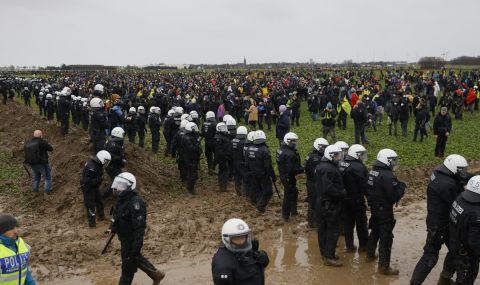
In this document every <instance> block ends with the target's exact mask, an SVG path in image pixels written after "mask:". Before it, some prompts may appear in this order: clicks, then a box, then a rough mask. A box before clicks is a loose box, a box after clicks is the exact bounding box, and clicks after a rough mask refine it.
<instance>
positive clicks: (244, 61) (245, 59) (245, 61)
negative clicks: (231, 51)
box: [243, 57, 247, 66]
mask: <svg viewBox="0 0 480 285" xmlns="http://www.w3.org/2000/svg"><path fill="white" fill-rule="evenodd" d="M243 65H245V66H247V58H246V57H243Z"/></svg>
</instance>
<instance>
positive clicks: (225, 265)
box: [212, 219, 269, 285]
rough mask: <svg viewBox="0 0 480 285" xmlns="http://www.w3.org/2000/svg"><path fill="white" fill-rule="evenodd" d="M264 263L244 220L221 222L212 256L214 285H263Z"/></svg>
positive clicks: (262, 252)
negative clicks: (216, 244)
mask: <svg viewBox="0 0 480 285" xmlns="http://www.w3.org/2000/svg"><path fill="white" fill-rule="evenodd" d="M268 263H269V259H268V255H267V253H266V252H265V251H263V250H259V243H258V241H256V240H252V232H251V230H250V228H249V227H248V225H247V223H245V222H244V221H243V220H240V219H230V220H228V221H226V222H225V224H223V227H222V242H221V244H220V247H219V248H218V251H217V252H216V253H215V255H214V256H213V259H212V277H213V284H214V285H264V284H265V268H266V267H267V266H268Z"/></svg>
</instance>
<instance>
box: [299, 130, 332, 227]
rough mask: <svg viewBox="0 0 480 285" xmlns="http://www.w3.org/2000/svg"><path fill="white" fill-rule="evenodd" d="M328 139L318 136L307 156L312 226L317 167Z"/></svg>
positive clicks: (309, 216)
mask: <svg viewBox="0 0 480 285" xmlns="http://www.w3.org/2000/svg"><path fill="white" fill-rule="evenodd" d="M327 146H328V141H327V140H326V139H324V138H317V139H316V140H315V141H314V142H313V149H312V151H311V152H310V153H309V154H308V155H307V157H306V158H305V174H306V176H307V199H306V201H307V203H308V209H307V221H308V226H309V227H310V228H315V204H316V201H317V198H316V191H315V168H316V167H317V165H318V164H319V163H320V160H321V159H322V157H323V153H324V152H325V148H326V147H327Z"/></svg>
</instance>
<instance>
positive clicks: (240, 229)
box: [222, 219, 252, 253]
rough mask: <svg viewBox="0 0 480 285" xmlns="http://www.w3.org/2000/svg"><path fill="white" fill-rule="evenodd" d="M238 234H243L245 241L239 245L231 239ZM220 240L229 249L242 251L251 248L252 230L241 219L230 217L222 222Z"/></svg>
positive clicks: (237, 251) (235, 251) (236, 251)
mask: <svg viewBox="0 0 480 285" xmlns="http://www.w3.org/2000/svg"><path fill="white" fill-rule="evenodd" d="M238 236H245V242H244V243H243V244H241V245H237V244H234V243H233V242H232V240H231V238H232V237H238ZM222 242H223V244H224V245H225V247H226V248H227V249H228V250H229V251H231V252H234V253H244V252H247V251H249V250H251V249H252V232H251V230H250V228H249V227H248V225H247V223H245V222H244V221H243V220H240V219H230V220H228V221H226V222H225V223H224V224H223V227H222Z"/></svg>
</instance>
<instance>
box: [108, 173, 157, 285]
mask: <svg viewBox="0 0 480 285" xmlns="http://www.w3.org/2000/svg"><path fill="white" fill-rule="evenodd" d="M136 186H137V182H136V178H135V176H133V174H131V173H129V172H123V173H120V174H119V175H118V176H116V177H115V179H114V180H113V183H112V187H111V188H112V190H113V195H114V196H116V197H117V201H116V203H115V206H114V208H113V219H112V223H111V225H110V230H109V231H110V232H111V233H112V234H117V235H118V239H119V240H120V243H121V255H122V276H121V277H120V281H119V282H118V285H130V284H132V281H133V277H134V275H135V272H137V268H140V269H141V270H142V271H143V272H145V273H146V274H147V275H148V276H149V277H150V278H152V280H153V285H158V284H160V281H161V280H162V279H163V278H164V277H165V273H163V272H162V271H160V270H157V269H156V268H155V266H154V265H153V264H152V263H150V261H148V259H146V258H145V257H143V255H142V253H141V251H142V246H143V238H144V236H145V229H146V228H147V206H146V205H145V201H144V200H143V198H142V197H141V196H140V195H139V194H138V192H137V188H136Z"/></svg>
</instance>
